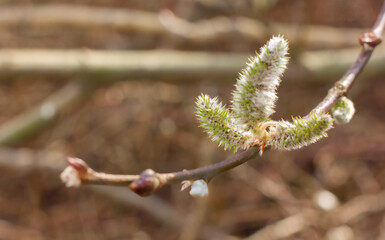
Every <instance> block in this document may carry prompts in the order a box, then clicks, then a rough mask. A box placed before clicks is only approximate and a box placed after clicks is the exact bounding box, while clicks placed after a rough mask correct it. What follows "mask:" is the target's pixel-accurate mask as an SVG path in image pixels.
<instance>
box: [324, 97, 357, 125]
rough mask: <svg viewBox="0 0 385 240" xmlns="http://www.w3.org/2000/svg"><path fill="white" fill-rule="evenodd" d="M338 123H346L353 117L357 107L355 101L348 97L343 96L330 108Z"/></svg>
mask: <svg viewBox="0 0 385 240" xmlns="http://www.w3.org/2000/svg"><path fill="white" fill-rule="evenodd" d="M330 112H331V114H332V116H333V118H334V119H335V122H336V123H337V124H345V123H348V122H350V120H351V119H352V118H353V115H354V113H355V112H356V109H355V108H354V104H353V102H352V101H351V100H350V99H349V98H347V97H345V96H344V97H341V98H340V99H339V100H338V102H337V103H336V104H335V105H334V106H333V107H332V109H331V110H330Z"/></svg>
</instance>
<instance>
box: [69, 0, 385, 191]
mask: <svg viewBox="0 0 385 240" xmlns="http://www.w3.org/2000/svg"><path fill="white" fill-rule="evenodd" d="M384 26H385V2H384V5H383V7H382V9H381V12H380V14H379V16H378V20H377V22H376V23H375V25H374V27H373V29H372V31H370V32H367V33H364V34H361V35H360V43H361V45H362V51H361V53H360V55H359V57H358V58H357V60H356V61H355V63H354V64H353V65H352V66H351V68H350V69H349V70H348V71H347V72H346V73H345V75H344V76H343V77H342V78H341V79H340V80H339V81H337V82H336V84H335V86H334V87H333V88H331V89H330V90H329V92H328V94H327V96H326V97H325V98H324V100H323V101H322V102H321V103H320V104H319V105H318V106H317V107H316V108H314V109H313V110H312V111H316V112H327V111H329V110H330V108H331V107H332V106H333V105H334V104H335V103H336V102H337V101H338V99H339V98H340V97H342V96H343V95H344V94H347V92H348V91H349V89H350V88H351V86H352V84H353V82H354V81H355V80H356V78H357V76H358V74H359V73H360V72H361V70H362V69H363V68H364V66H365V65H366V63H367V61H368V60H369V58H370V56H371V54H372V52H373V50H374V48H375V47H376V46H377V45H378V44H379V43H380V42H381V35H382V33H383V30H384ZM258 151H259V149H256V148H251V149H249V150H247V151H245V152H242V153H239V154H237V155H235V156H233V157H230V158H229V159H227V160H224V161H222V162H219V163H216V164H213V165H209V166H206V167H202V168H197V169H193V170H183V171H180V172H174V173H156V172H154V171H153V170H151V169H147V170H145V171H143V172H142V173H141V174H140V175H110V174H104V173H98V172H95V171H94V170H92V169H91V168H89V167H88V166H87V164H86V163H85V162H84V161H82V160H80V159H74V158H69V164H70V166H69V167H68V168H72V169H74V170H75V171H76V173H77V176H76V177H77V178H78V179H75V184H74V185H77V183H78V182H81V183H88V184H111V185H116V184H119V185H128V184H129V185H130V188H131V189H132V190H133V191H134V192H136V193H138V194H139V195H141V196H147V195H150V194H151V193H153V192H154V191H156V190H157V189H159V188H160V187H162V186H163V185H164V184H167V183H171V182H176V181H182V180H196V179H206V180H210V179H211V178H212V177H214V176H216V175H218V174H220V173H223V172H226V171H228V170H230V169H232V168H235V167H237V166H239V165H241V164H243V163H245V162H247V161H249V160H251V159H253V158H255V156H256V155H257V152H258ZM69 170H70V169H69ZM68 172H70V171H68ZM63 173H64V172H63ZM79 180H80V181H79Z"/></svg>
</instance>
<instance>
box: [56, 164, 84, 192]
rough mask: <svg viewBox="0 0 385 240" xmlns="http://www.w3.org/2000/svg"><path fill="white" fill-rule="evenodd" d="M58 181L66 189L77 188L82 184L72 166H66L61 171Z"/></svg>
mask: <svg viewBox="0 0 385 240" xmlns="http://www.w3.org/2000/svg"><path fill="white" fill-rule="evenodd" d="M60 179H61V180H62V182H63V183H65V185H66V187H79V186H80V185H81V184H82V181H81V179H80V178H79V173H78V171H77V170H76V169H75V168H74V167H72V166H68V167H66V168H65V169H64V170H63V172H62V173H61V174H60Z"/></svg>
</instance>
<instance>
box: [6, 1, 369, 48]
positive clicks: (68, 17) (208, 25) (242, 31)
mask: <svg viewBox="0 0 385 240" xmlns="http://www.w3.org/2000/svg"><path fill="white" fill-rule="evenodd" d="M68 13H71V14H68ZM0 24H1V25H3V26H4V25H20V24H24V25H25V24H27V25H31V26H37V27H42V26H49V27H52V26H57V25H62V26H71V27H78V28H87V29H90V28H96V27H110V28H115V29H118V30H125V31H136V32H143V33H153V34H171V35H175V36H179V37H182V38H183V39H185V40H189V41H193V42H201V43H205V42H207V41H210V40H214V39H217V38H221V37H222V38H223V37H224V36H228V35H229V34H234V33H236V34H239V35H241V36H244V37H246V38H249V39H253V40H257V41H265V39H266V38H267V37H269V36H270V35H271V34H272V33H281V34H284V35H285V36H286V37H287V38H288V39H289V40H290V42H291V44H292V45H293V46H294V45H296V42H300V43H301V44H305V45H306V46H309V47H321V46H322V47H348V46H355V45H356V44H357V41H356V36H358V35H359V34H360V33H361V32H363V31H364V30H363V29H347V28H345V29H344V28H338V29H337V28H333V27H327V26H303V27H301V30H300V31H301V34H300V35H298V31H297V30H296V29H293V28H292V27H291V25H289V24H282V23H272V24H269V26H266V25H265V24H263V23H261V22H259V21H258V20H256V19H251V18H246V17H234V18H229V17H215V18H213V19H208V20H200V21H198V22H189V21H187V20H184V19H182V18H179V17H177V16H176V15H174V14H173V13H172V12H171V11H168V10H165V11H161V12H160V13H154V12H146V11H138V10H121V9H111V8H110V9H109V8H97V7H90V6H88V7H86V6H76V5H56V4H52V5H43V6H33V7H19V6H18V7H5V6H3V7H1V8H0Z"/></svg>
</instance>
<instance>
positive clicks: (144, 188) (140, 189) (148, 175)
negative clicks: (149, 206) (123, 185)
mask: <svg viewBox="0 0 385 240" xmlns="http://www.w3.org/2000/svg"><path fill="white" fill-rule="evenodd" d="M158 187H159V180H158V178H157V176H156V173H155V172H154V171H153V170H152V169H146V170H144V171H143V172H142V173H141V174H140V178H139V179H137V180H135V181H134V182H132V183H131V184H130V188H131V190H132V191H133V192H135V193H137V194H138V195H140V196H142V197H145V196H149V195H151V194H152V193H153V192H154V190H156V189H157V188H158Z"/></svg>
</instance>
